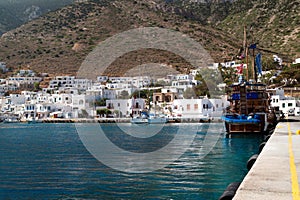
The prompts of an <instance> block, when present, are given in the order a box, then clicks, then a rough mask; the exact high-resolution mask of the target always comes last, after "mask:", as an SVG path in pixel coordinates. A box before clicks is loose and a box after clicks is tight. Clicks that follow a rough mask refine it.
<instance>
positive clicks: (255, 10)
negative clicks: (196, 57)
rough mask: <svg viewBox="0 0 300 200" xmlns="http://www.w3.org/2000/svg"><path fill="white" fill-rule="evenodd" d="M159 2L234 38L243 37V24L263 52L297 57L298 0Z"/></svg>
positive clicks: (299, 49) (299, 35)
mask: <svg viewBox="0 0 300 200" xmlns="http://www.w3.org/2000/svg"><path fill="white" fill-rule="evenodd" d="M157 1H159V0H157ZM159 2H160V6H159V8H160V9H163V10H169V11H172V12H173V13H176V14H178V15H181V16H184V17H185V18H188V19H192V20H195V21H198V22H200V23H202V24H210V25H211V26H212V27H214V28H216V29H219V30H222V31H224V32H226V33H227V34H229V35H234V36H235V37H236V38H242V37H243V27H244V26H247V29H248V30H250V29H251V30H252V33H249V35H250V36H249V38H248V39H249V40H250V41H252V40H253V42H257V43H259V46H260V47H261V48H262V49H264V50H266V51H267V52H269V53H276V54H279V55H281V56H283V57H285V60H287V61H291V59H293V58H296V57H300V47H299V42H300V12H299V7H300V1H299V0H253V1H248V0H233V1H220V0H205V1H197V0H195V1H193V0H191V1H186V0H168V1H163V0H161V1H159ZM203 2H205V3H203ZM251 35H253V37H252V36H251Z"/></svg>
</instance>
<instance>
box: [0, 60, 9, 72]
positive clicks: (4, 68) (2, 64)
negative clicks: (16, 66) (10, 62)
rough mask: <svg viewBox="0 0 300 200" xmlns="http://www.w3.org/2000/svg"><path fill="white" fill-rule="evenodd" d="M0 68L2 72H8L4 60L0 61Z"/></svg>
mask: <svg viewBox="0 0 300 200" xmlns="http://www.w3.org/2000/svg"><path fill="white" fill-rule="evenodd" d="M0 70H2V72H3V73H6V72H8V68H7V67H6V63H5V62H0Z"/></svg>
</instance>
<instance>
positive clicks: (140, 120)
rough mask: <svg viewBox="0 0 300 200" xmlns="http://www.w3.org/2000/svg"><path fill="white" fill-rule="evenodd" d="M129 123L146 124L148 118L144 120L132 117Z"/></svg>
mask: <svg viewBox="0 0 300 200" xmlns="http://www.w3.org/2000/svg"><path fill="white" fill-rule="evenodd" d="M131 123H132V124H148V118H145V117H140V116H138V117H133V118H132V119H131Z"/></svg>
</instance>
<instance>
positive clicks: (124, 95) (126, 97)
mask: <svg viewBox="0 0 300 200" xmlns="http://www.w3.org/2000/svg"><path fill="white" fill-rule="evenodd" d="M118 98H119V99H128V98H129V94H128V92H127V91H126V90H122V91H121V93H120V95H119V96H118Z"/></svg>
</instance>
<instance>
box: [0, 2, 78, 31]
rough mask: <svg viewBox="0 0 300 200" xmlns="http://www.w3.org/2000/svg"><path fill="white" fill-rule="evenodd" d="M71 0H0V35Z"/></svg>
mask: <svg viewBox="0 0 300 200" xmlns="http://www.w3.org/2000/svg"><path fill="white" fill-rule="evenodd" d="M70 3H73V0H50V1H49V0H0V35H1V34H3V33H5V32H7V31H9V30H12V29H14V28H17V27H18V26H20V25H22V24H24V23H26V22H28V21H30V20H33V19H36V18H38V17H40V16H41V15H43V14H45V13H47V12H49V11H53V10H56V9H58V8H61V7H63V6H65V5H67V4H70Z"/></svg>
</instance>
